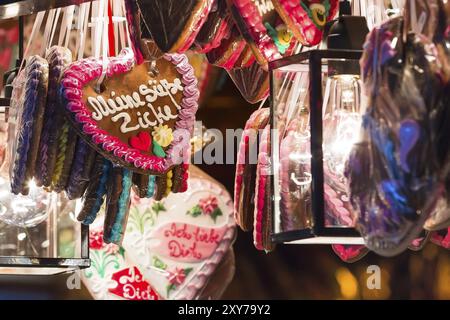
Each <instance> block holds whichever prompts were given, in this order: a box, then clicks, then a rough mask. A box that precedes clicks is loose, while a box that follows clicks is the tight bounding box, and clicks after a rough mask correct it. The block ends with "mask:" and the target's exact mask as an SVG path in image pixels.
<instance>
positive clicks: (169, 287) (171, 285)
mask: <svg viewBox="0 0 450 320" xmlns="http://www.w3.org/2000/svg"><path fill="white" fill-rule="evenodd" d="M176 287H177V286H176V285H175V284H174V283H172V284H169V285H168V286H167V297H169V295H170V292H171V291H172V290H175V289H176Z"/></svg>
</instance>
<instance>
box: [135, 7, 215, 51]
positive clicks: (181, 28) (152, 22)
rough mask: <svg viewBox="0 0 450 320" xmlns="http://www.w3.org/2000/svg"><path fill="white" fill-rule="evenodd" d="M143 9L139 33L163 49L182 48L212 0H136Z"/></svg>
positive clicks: (192, 36) (203, 17)
mask: <svg viewBox="0 0 450 320" xmlns="http://www.w3.org/2000/svg"><path fill="white" fill-rule="evenodd" d="M135 1H136V2H137V4H138V7H139V9H140V10H141V12H142V17H143V20H144V22H145V24H144V25H145V28H142V37H143V38H148V39H153V40H154V41H155V43H156V45H157V46H158V47H159V48H160V49H161V51H163V52H180V53H182V52H185V51H187V50H188V49H189V48H190V47H191V45H192V43H193V42H194V40H195V37H196V36H197V34H198V32H199V31H200V29H201V27H202V26H203V24H204V23H205V21H206V19H207V17H208V14H209V12H210V10H211V7H212V3H213V0H177V1H173V0H135Z"/></svg>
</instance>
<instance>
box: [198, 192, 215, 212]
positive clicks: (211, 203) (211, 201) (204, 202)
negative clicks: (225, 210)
mask: <svg viewBox="0 0 450 320" xmlns="http://www.w3.org/2000/svg"><path fill="white" fill-rule="evenodd" d="M198 206H199V207H200V209H202V211H203V212H204V213H205V214H211V213H213V212H214V210H216V209H217V207H218V206H219V204H218V202H217V198H216V197H214V196H209V197H208V198H204V199H201V200H200V202H199V203H198Z"/></svg>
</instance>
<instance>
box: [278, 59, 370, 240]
mask: <svg viewBox="0 0 450 320" xmlns="http://www.w3.org/2000/svg"><path fill="white" fill-rule="evenodd" d="M309 79H310V75H309V64H308V60H305V61H304V62H301V63H296V64H290V65H288V66H284V67H281V68H278V69H275V70H273V72H272V99H273V106H274V108H273V111H274V112H273V126H274V137H275V138H274V141H273V149H272V155H273V157H274V168H275V170H274V189H275V190H274V191H275V203H274V213H275V228H274V233H283V232H290V231H297V230H303V229H311V228H313V227H314V218H313V216H314V215H313V212H312V207H311V205H312V177H313V174H314V172H312V171H311V134H315V133H314V132H312V131H311V127H310V115H311V108H310V96H309V89H310V83H309ZM361 96H362V95H361V83H360V79H359V62H358V60H344V59H323V60H322V97H323V99H322V104H321V105H320V106H321V110H316V111H321V114H322V135H323V144H322V153H323V169H324V185H323V188H324V206H325V215H324V218H325V227H329V228H348V227H354V219H353V214H352V207H351V204H350V202H349V197H348V193H347V186H346V179H345V170H344V169H345V162H346V160H347V158H348V156H349V153H350V150H351V148H352V146H353V144H354V143H356V142H357V141H358V138H359V131H360V130H359V128H360V124H361V116H360V115H361V111H362V110H361V106H362V105H363V103H362V101H361ZM311 241H313V242H314V243H317V238H316V239H315V240H311ZM326 242H327V243H329V239H327V241H326ZM340 242H342V239H336V243H340ZM345 242H348V241H345ZM358 243H359V241H358Z"/></svg>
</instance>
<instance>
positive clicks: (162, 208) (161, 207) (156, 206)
mask: <svg viewBox="0 0 450 320" xmlns="http://www.w3.org/2000/svg"><path fill="white" fill-rule="evenodd" d="M152 210H153V211H154V212H155V213H156V215H159V212H160V211H167V209H166V207H165V206H164V204H163V203H162V202H155V203H154V204H153V206H152Z"/></svg>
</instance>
